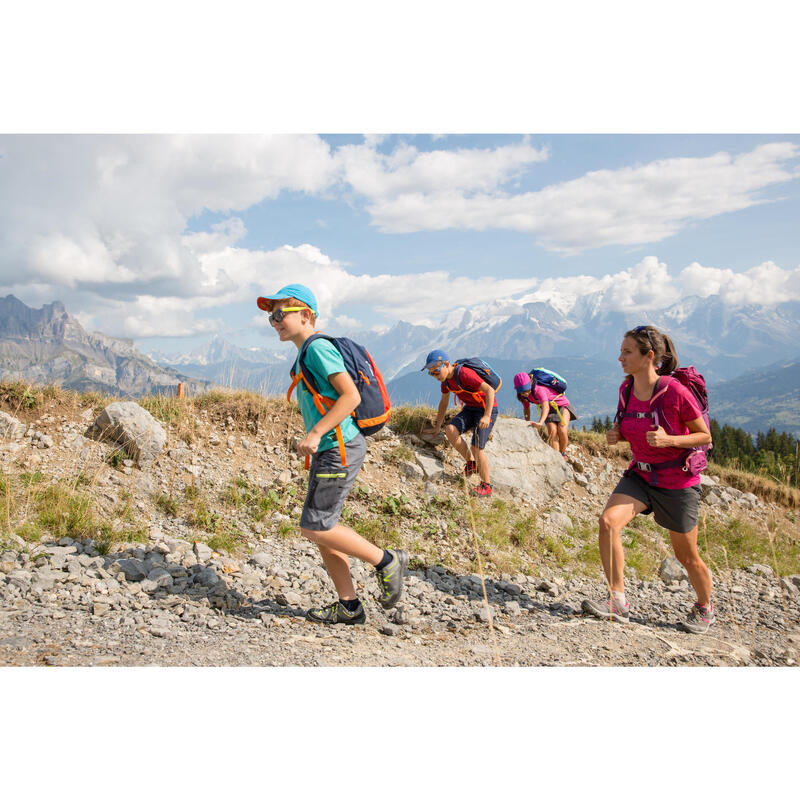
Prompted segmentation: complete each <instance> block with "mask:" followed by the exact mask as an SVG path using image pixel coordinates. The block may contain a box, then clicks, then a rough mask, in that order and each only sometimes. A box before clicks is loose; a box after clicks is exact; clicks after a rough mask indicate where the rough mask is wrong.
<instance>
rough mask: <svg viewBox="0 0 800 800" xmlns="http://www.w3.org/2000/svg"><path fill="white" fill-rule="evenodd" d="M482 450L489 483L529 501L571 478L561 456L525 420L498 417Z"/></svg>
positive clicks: (553, 490)
mask: <svg viewBox="0 0 800 800" xmlns="http://www.w3.org/2000/svg"><path fill="white" fill-rule="evenodd" d="M469 436H471V434H468V437H469ZM468 441H469V439H468ZM485 452H486V455H487V456H488V458H489V468H490V474H491V482H492V485H493V486H494V487H495V488H497V489H507V490H516V492H517V493H518V494H520V495H521V496H523V497H527V498H529V499H532V500H541V499H542V498H545V497H549V496H552V495H554V494H557V493H558V490H559V489H560V488H561V484H563V483H564V481H567V480H569V479H570V478H571V477H572V470H571V469H570V467H569V466H568V465H567V462H566V461H565V460H564V459H563V457H562V456H561V455H560V454H559V453H557V452H556V451H555V450H553V448H552V447H549V446H548V445H547V444H545V442H544V441H543V440H542V438H541V436H540V435H539V432H538V431H537V430H536V428H532V427H531V426H530V424H529V423H527V422H525V420H521V419H508V418H506V417H498V419H497V422H495V425H494V428H493V429H492V435H491V438H490V439H489V442H488V444H487V445H486V450H485Z"/></svg>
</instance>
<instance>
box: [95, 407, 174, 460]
mask: <svg viewBox="0 0 800 800" xmlns="http://www.w3.org/2000/svg"><path fill="white" fill-rule="evenodd" d="M85 436H88V437H89V438H91V439H97V440H99V441H103V442H109V443H113V444H117V445H119V446H120V447H122V448H123V449H124V450H125V451H126V452H127V453H128V455H129V456H130V457H131V458H133V459H136V460H137V461H138V463H139V466H140V467H142V466H147V465H148V464H150V463H151V462H152V461H153V460H154V459H155V458H157V457H158V454H159V453H160V452H161V450H162V449H163V447H164V445H165V444H166V441H167V434H166V433H165V432H164V429H163V428H162V427H161V425H160V424H159V423H158V421H157V420H156V419H155V417H153V415H152V414H150V412H149V411H145V410H144V409H143V408H142V407H141V406H140V405H139V404H138V403H134V402H124V403H111V404H110V405H108V406H106V407H105V408H104V409H103V410H102V411H101V412H100V415H99V416H98V417H97V419H96V420H95V421H94V422H93V423H92V424H91V425H90V426H89V427H88V429H87V430H86V433H85Z"/></svg>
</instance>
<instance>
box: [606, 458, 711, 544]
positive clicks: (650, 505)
mask: <svg viewBox="0 0 800 800" xmlns="http://www.w3.org/2000/svg"><path fill="white" fill-rule="evenodd" d="M614 494H625V495H627V496H628V497H633V498H634V499H635V500H639V501H640V502H642V503H644V504H645V505H646V506H647V508H646V509H645V510H644V511H642V514H652V515H653V519H654V520H655V521H656V522H657V523H658V524H659V525H661V526H662V527H664V528H666V529H667V530H668V531H672V532H673V533H689V531H690V530H692V529H693V528H694V527H695V526H696V525H697V516H698V513H699V508H700V485H699V484H698V485H697V486H689V487H688V488H686V489H659V488H658V487H657V486H651V485H650V484H649V483H648V482H647V481H646V480H644V478H642V477H641V476H639V475H637V474H636V473H631V474H630V475H623V476H622V478H621V479H620V481H619V483H618V484H617V486H616V488H615V489H614Z"/></svg>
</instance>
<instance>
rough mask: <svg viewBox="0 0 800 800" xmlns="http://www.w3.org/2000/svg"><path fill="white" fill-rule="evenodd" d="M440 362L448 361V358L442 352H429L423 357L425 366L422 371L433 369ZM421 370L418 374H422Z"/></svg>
mask: <svg viewBox="0 0 800 800" xmlns="http://www.w3.org/2000/svg"><path fill="white" fill-rule="evenodd" d="M440 361H448V362H449V361H450V356H448V355H447V353H445V351H444V350H431V351H430V353H428V355H427V356H426V357H425V366H424V367H423V368H422V369H430V368H431V367H435V366H436V365H437V364H438V363H439V362H440ZM422 369H421V370H420V372H422Z"/></svg>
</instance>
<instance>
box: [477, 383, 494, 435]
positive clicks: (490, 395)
mask: <svg viewBox="0 0 800 800" xmlns="http://www.w3.org/2000/svg"><path fill="white" fill-rule="evenodd" d="M478 391H479V392H483V394H484V398H485V399H484V411H483V416H482V417H481V420H480V422H479V423H478V427H480V428H488V427H489V423H490V422H491V421H492V408H494V389H493V388H492V387H491V386H490V385H489V384H488V383H486V381H481V385H480V386H479V387H478Z"/></svg>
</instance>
